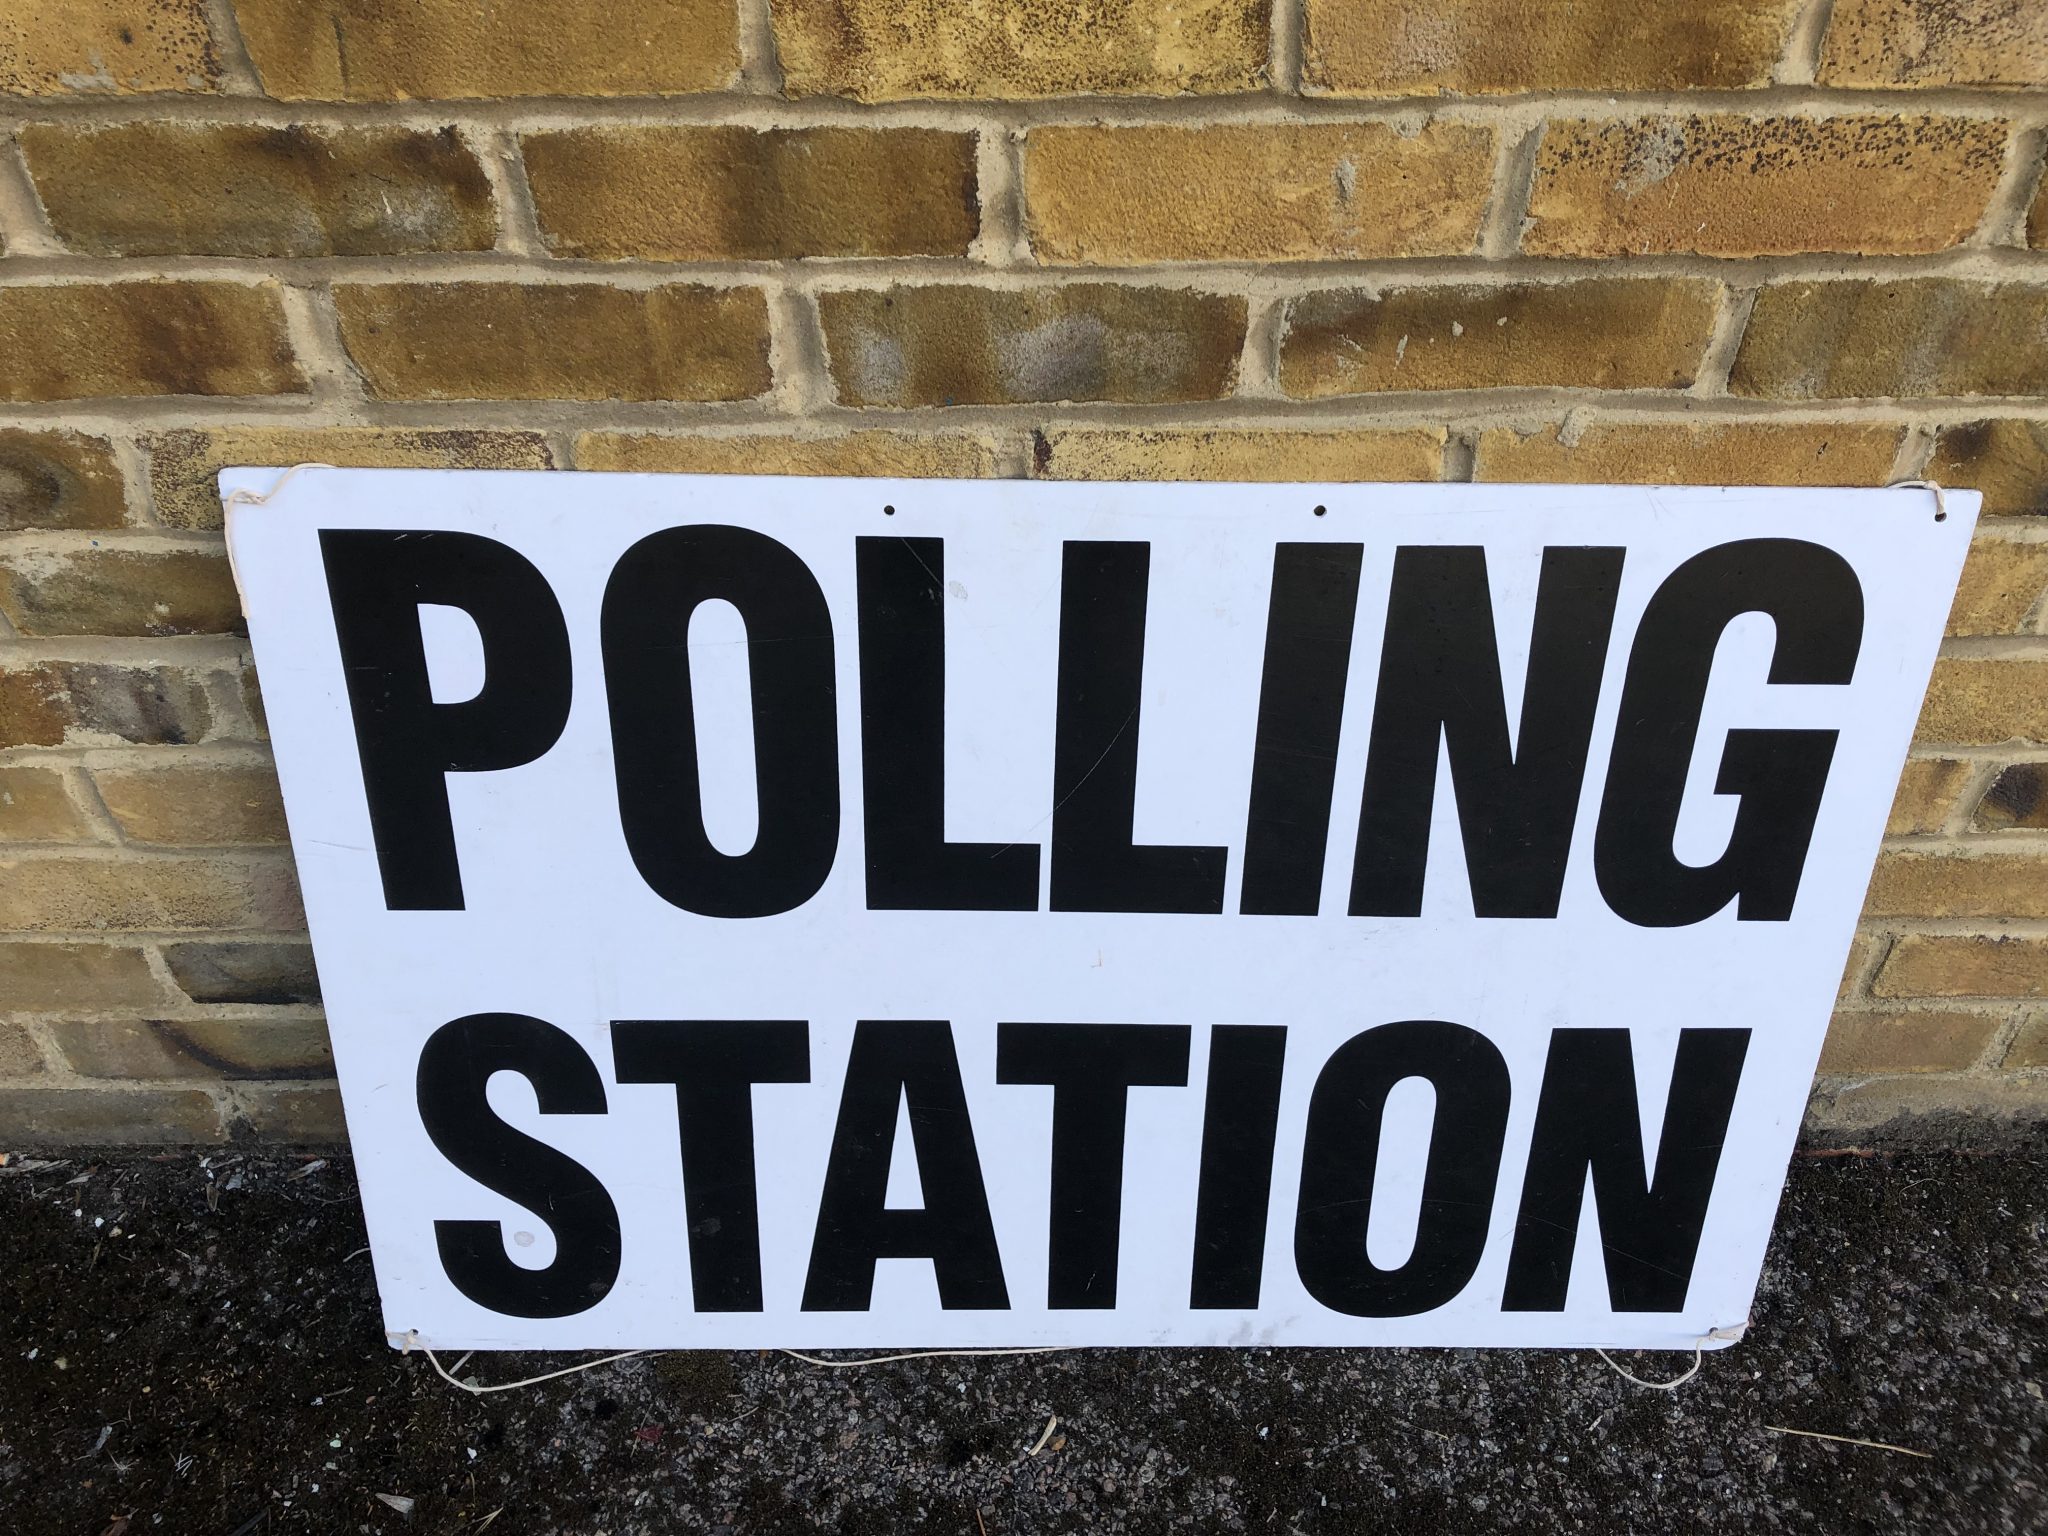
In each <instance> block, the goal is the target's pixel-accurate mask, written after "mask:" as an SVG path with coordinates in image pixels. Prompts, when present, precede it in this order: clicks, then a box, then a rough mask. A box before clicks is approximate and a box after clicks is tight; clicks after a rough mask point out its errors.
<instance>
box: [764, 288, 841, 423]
mask: <svg viewBox="0 0 2048 1536" xmlns="http://www.w3.org/2000/svg"><path fill="white" fill-rule="evenodd" d="M768 315H769V320H768V360H769V370H770V375H771V377H772V378H773V380H774V383H773V384H772V385H771V386H770V389H769V392H768V396H767V401H768V403H769V404H770V405H771V406H772V407H773V408H775V409H777V410H779V411H780V412H781V413H782V414H783V415H785V416H796V417H806V418H808V417H812V416H814V415H815V414H816V413H817V411H818V409H819V407H820V406H822V405H824V404H827V403H829V402H830V401H831V399H832V378H831V369H830V366H829V364H828V361H827V359H826V355H825V333H824V327H823V326H822V325H821V324H820V322H819V319H818V313H817V309H816V307H815V305H814V303H813V301H812V299H811V297H810V296H809V295H808V294H806V293H804V292H802V291H801V290H800V289H798V288H796V287H794V286H792V285H788V284H784V285H780V286H778V287H776V288H775V289H773V290H771V292H770V295H769V303H768Z"/></svg>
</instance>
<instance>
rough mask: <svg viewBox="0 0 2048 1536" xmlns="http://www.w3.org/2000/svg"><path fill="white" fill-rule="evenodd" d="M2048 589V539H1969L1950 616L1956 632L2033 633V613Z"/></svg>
mask: <svg viewBox="0 0 2048 1536" xmlns="http://www.w3.org/2000/svg"><path fill="white" fill-rule="evenodd" d="M2044 590H2048V544H2020V543H2015V542H2014V541H2012V540H2010V539H1997V538H1983V539H1977V540H1975V541H1974V542H1973V543H1972V544H1971V545H1970V558H1969V560H1968V562H1967V563H1966V564H1965V565H1964V566H1963V579H1962V582H1961V584H1960V585H1958V586H1957V588H1956V600H1955V606H1954V607H1953V608H1952V609H1951V610H1950V612H1949V616H1948V632H1949V633H1950V634H1952V635H2017V634H2030V633H2032V632H2033V630H2034V625H2032V624H2031V623H2030V622H2029V615H2031V614H2033V613H2034V612H2035V610H2036V609H2037V608H2038V607H2039V605H2040V601H2041V594H2042V592H2043V591H2044Z"/></svg>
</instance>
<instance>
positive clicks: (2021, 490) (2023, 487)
mask: <svg viewBox="0 0 2048 1536" xmlns="http://www.w3.org/2000/svg"><path fill="white" fill-rule="evenodd" d="M1927 478H1928V479H1930V480H1934V481H1937V482H1939V483H1940V484H1942V485H1958V486H1967V487H1969V488H1971V489H1973V490H1978V491H1982V492H1983V493H1984V515H1985V516H1986V517H1992V516H2008V515H2021V514H2033V515H2038V514H2040V513H2044V512H2048V422H2040V421H2023V420H2020V419H2017V418H2012V417H2006V418H1993V419H1991V420H1988V421H1972V422H1966V423H1964V424H1962V425H1961V426H1954V427H1943V428H1942V429H1941V436H1940V437H1939V438H1938V439H1936V441H1935V445H1934V457H1933V459H1932V460H1930V461H1929V463H1928V465H1927Z"/></svg>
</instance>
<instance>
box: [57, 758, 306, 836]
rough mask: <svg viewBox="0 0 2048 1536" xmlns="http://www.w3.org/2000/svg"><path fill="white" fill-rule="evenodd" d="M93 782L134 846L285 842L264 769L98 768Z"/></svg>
mask: <svg viewBox="0 0 2048 1536" xmlns="http://www.w3.org/2000/svg"><path fill="white" fill-rule="evenodd" d="M92 781H93V784H94V785H95V786H96V787H97V788H98V789H99V792H100V798H101V799H102V800H104V801H105V802H106V805H107V810H108V811H109V812H111V813H112V815H113V818H114V821H115V823H116V824H117V825H118V826H119V827H120V828H121V832H122V835H123V836H125V837H127V838H128V839H129V840H130V841H132V842H138V843H161V844H165V845H167V846H172V847H183V848H204V847H218V846H222V845H226V844H233V843H281V842H283V841H284V840H285V827H284V806H283V803H282V802H281V801H280V800H279V799H278V795H277V775H276V774H275V773H274V772H272V771H271V770H270V769H269V768H268V767H249V766H242V765H234V764H212V763H195V764H190V765H181V766H177V767H170V766H165V767H156V768H96V769H94V770H93V776H92Z"/></svg>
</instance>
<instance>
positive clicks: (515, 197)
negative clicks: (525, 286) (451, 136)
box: [460, 128, 548, 259]
mask: <svg viewBox="0 0 2048 1536" xmlns="http://www.w3.org/2000/svg"><path fill="white" fill-rule="evenodd" d="M460 131H461V133H462V137H463V138H464V139H465V140H466V141H467V142H468V144H469V147H470V152H471V153H472V154H474V155H475V156H476V160H477V164H478V165H480V166H482V167H483V172H484V179H485V180H486V181H488V182H489V183H490V188H491V204H492V207H493V209H494V210H495V212H496V213H497V216H498V240H497V246H496V249H497V250H498V252H499V253H500V254H502V255H506V256H514V257H519V258H522V259H532V258H537V257H545V256H546V255H547V254H548V247H547V241H546V240H545V239H544V238H543V237H542V235H541V232H540V214H539V211H538V209H537V208H536V207H535V206H534V200H533V187H532V185H531V183H529V182H528V181H527V179H526V156H525V153H524V151H523V150H522V148H521V146H520V143H519V135H518V134H517V133H515V132H514V131H513V130H512V129H510V128H486V129H470V128H463V129H462V130H460Z"/></svg>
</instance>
